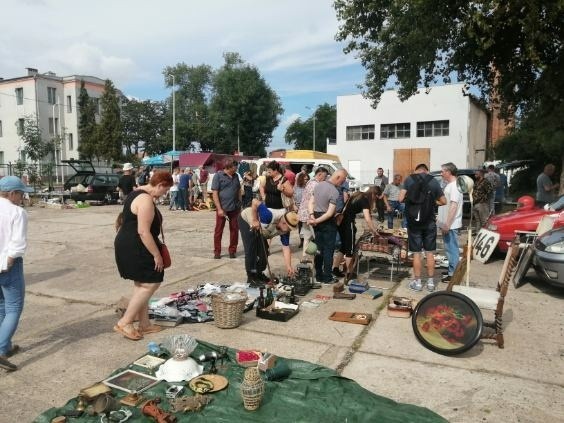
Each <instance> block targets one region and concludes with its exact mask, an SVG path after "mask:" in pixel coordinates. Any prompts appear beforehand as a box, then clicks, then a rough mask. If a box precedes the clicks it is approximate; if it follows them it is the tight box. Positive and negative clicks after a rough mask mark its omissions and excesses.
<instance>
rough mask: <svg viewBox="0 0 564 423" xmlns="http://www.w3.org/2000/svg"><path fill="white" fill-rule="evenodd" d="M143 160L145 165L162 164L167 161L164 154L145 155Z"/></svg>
mask: <svg viewBox="0 0 564 423" xmlns="http://www.w3.org/2000/svg"><path fill="white" fill-rule="evenodd" d="M142 162H143V164H144V165H161V164H164V163H165V161H164V159H163V156H162V155H160V156H151V157H143V160H142Z"/></svg>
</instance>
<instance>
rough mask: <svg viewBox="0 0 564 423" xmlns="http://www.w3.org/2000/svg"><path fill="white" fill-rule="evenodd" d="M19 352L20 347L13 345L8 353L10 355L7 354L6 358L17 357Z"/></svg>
mask: <svg viewBox="0 0 564 423" xmlns="http://www.w3.org/2000/svg"><path fill="white" fill-rule="evenodd" d="M19 352H20V346H19V345H17V344H12V348H10V351H8V354H6V357H8V358H10V357H12V356H14V355H16V354H17V353H19Z"/></svg>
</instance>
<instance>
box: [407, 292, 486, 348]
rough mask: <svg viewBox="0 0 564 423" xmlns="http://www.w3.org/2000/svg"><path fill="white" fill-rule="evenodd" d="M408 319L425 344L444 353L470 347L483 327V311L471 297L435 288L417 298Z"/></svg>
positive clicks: (478, 337)
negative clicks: (416, 302) (422, 296)
mask: <svg viewBox="0 0 564 423" xmlns="http://www.w3.org/2000/svg"><path fill="white" fill-rule="evenodd" d="M411 323H412V326H413V331H414V333H415V336H416V337H417V339H418V340H419V342H421V344H423V346H424V347H426V348H428V349H430V350H431V351H434V352H436V353H439V354H444V355H455V354H460V353H462V352H464V351H467V350H469V349H470V348H472V347H473V346H474V345H475V344H476V343H477V342H478V340H479V339H480V336H481V335H482V328H483V320H482V313H481V312H480V310H479V309H478V306H477V305H476V304H475V303H474V301H472V300H471V299H470V298H468V297H467V296H466V295H463V294H460V293H458V292H447V291H439V292H434V293H432V294H429V295H427V296H426V297H424V298H423V299H422V300H421V301H419V303H418V304H417V306H416V307H415V310H414V312H413V315H412V318H411Z"/></svg>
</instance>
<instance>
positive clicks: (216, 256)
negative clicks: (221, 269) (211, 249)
mask: <svg viewBox="0 0 564 423" xmlns="http://www.w3.org/2000/svg"><path fill="white" fill-rule="evenodd" d="M213 258H214V259H216V260H217V259H220V258H221V254H214V256H213Z"/></svg>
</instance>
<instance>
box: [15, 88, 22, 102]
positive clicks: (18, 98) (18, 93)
mask: <svg viewBox="0 0 564 423" xmlns="http://www.w3.org/2000/svg"><path fill="white" fill-rule="evenodd" d="M16 104H17V105H18V106H21V105H22V104H23V88H16Z"/></svg>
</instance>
